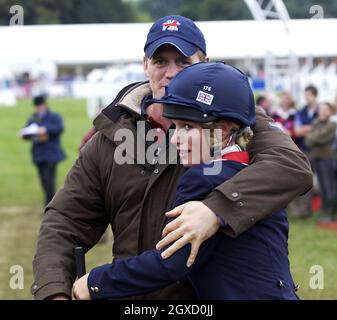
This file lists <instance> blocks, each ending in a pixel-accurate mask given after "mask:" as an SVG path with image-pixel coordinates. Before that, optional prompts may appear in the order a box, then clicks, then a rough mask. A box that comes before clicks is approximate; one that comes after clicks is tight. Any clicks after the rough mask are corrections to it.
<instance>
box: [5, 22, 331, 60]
mask: <svg viewBox="0 0 337 320" xmlns="http://www.w3.org/2000/svg"><path fill="white" fill-rule="evenodd" d="M197 24H198V26H199V27H200V29H201V30H202V31H203V33H204V35H205V38H206V42H207V51H208V55H209V56H210V58H211V59H232V58H233V59H243V58H263V57H264V56H265V54H266V53H267V51H270V52H272V53H274V54H276V55H279V56H282V55H286V54H287V53H288V52H289V50H290V49H291V50H292V51H293V52H294V53H295V54H297V55H298V56H299V57H308V56H312V57H328V56H337V42H336V41H334V40H333V39H334V36H333V35H336V34H337V19H309V20H291V21H290V22H289V36H288V37H287V33H286V31H285V28H284V25H283V24H282V22H281V21H278V20H267V21H255V20H247V21H212V22H197ZM150 26H151V24H150V23H114V24H81V25H42V26H41V25H40V26H8V27H0V39H1V41H2V43H1V44H2V45H1V55H0V64H14V63H34V62H36V61H37V60H39V59H42V60H51V61H55V62H56V63H58V64H89V63H113V62H131V61H132V62H138V61H141V59H142V57H143V46H144V43H145V39H146V35H147V32H148V30H149V28H150Z"/></svg>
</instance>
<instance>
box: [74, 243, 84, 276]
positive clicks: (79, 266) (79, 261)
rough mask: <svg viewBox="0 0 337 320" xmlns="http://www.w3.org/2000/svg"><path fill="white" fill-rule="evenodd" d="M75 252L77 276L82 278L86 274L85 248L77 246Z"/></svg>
mask: <svg viewBox="0 0 337 320" xmlns="http://www.w3.org/2000/svg"><path fill="white" fill-rule="evenodd" d="M74 253H75V262H76V275H77V278H81V277H83V276H84V275H85V274H86V271H85V256H84V248H83V247H76V248H75V249H74Z"/></svg>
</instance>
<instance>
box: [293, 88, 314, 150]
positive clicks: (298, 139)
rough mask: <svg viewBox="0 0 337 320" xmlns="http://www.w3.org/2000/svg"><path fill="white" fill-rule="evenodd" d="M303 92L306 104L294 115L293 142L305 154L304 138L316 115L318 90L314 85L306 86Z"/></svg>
mask: <svg viewBox="0 0 337 320" xmlns="http://www.w3.org/2000/svg"><path fill="white" fill-rule="evenodd" d="M304 94H305V100H306V102H307V104H306V105H305V106H304V107H303V108H302V109H301V110H300V111H298V112H297V113H296V115H295V143H296V144H297V146H298V147H299V148H300V150H301V151H303V152H304V153H306V154H307V153H308V152H309V148H308V147H307V146H306V145H305V143H304V138H305V136H306V135H307V134H308V133H309V132H310V131H311V124H312V122H313V120H314V119H316V118H317V116H318V102H317V96H318V90H317V88H316V87H314V86H307V87H306V88H305V90H304Z"/></svg>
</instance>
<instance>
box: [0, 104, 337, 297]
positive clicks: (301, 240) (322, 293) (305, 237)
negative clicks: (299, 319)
mask: <svg viewBox="0 0 337 320" xmlns="http://www.w3.org/2000/svg"><path fill="white" fill-rule="evenodd" d="M50 105H51V106H52V108H53V109H54V110H56V111H58V112H60V113H61V114H62V115H63V117H64V121H65V126H66V130H65V133H64V135H63V137H62V144H63V146H64V149H65V150H66V153H67V160H66V161H64V162H62V163H61V164H60V166H59V167H58V185H61V184H62V182H63V179H64V177H65V175H66V173H67V171H68V170H69V168H70V167H71V165H72V163H73V161H74V160H75V159H76V156H77V153H78V145H79V142H80V140H81V138H82V137H83V135H84V134H85V133H86V131H87V130H88V129H89V128H90V126H91V120H90V119H88V118H87V116H86V110H85V101H83V100H69V99H55V100H51V101H50ZM31 112H32V106H31V105H30V101H20V102H19V103H18V106H17V107H15V108H0V164H1V167H0V177H1V185H0V299H31V295H30V285H31V283H32V265H31V261H32V258H33V255H34V251H35V245H36V238H37V234H38V230H39V226H40V222H41V215H42V206H41V204H42V202H43V197H42V192H41V188H40V185H39V183H38V180H37V173H36V171H35V167H34V166H33V165H32V163H31V160H30V152H29V148H30V145H29V143H27V142H24V141H21V140H20V139H18V138H17V136H16V134H17V132H18V130H19V129H20V128H21V127H22V126H24V124H25V121H26V119H27V118H28V116H29V114H30V113H31ZM109 240H110V241H109V242H108V243H106V244H103V245H102V244H100V245H97V246H96V247H95V248H94V249H93V250H92V251H91V252H89V253H88V255H87V268H88V270H90V268H91V267H93V266H95V265H97V264H100V263H106V262H108V261H110V260H111V242H112V235H111V234H110V235H109ZM289 252H290V261H291V268H292V273H293V277H294V280H295V282H296V283H297V284H299V286H300V289H299V291H298V294H299V296H300V297H301V298H302V299H337V269H336V266H337V232H336V231H331V230H321V229H318V228H317V227H316V226H315V224H314V220H309V221H295V220H291V221H290V239H289ZM13 265H20V266H22V267H23V270H24V289H22V290H21V289H16V290H13V289H10V286H9V282H10V279H11V277H12V276H13V275H12V274H11V273H10V268H11V266H13ZM315 265H319V266H321V267H322V268H323V271H324V282H323V283H324V289H312V288H310V286H309V284H310V279H311V277H313V276H315V274H313V273H310V271H314V270H311V268H312V266H315Z"/></svg>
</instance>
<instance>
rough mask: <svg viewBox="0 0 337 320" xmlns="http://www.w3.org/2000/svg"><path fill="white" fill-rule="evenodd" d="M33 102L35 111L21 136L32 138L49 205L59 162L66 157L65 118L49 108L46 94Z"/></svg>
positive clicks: (34, 160) (35, 159)
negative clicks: (61, 139) (64, 147)
mask: <svg viewBox="0 0 337 320" xmlns="http://www.w3.org/2000/svg"><path fill="white" fill-rule="evenodd" d="M33 104H34V106H35V113H34V114H33V115H32V116H31V117H30V119H29V120H28V122H27V126H26V128H25V129H26V130H25V129H23V130H22V131H21V136H22V138H23V139H31V140H32V143H33V145H32V158H33V162H34V164H35V165H36V167H37V169H38V172H39V177H40V181H41V185H42V188H43V191H44V202H45V205H47V204H48V203H49V202H50V200H51V199H52V198H53V196H54V193H55V178H56V166H57V163H58V162H60V161H62V160H64V158H65V155H64V152H63V150H62V148H61V143H60V136H61V134H62V132H63V129H64V128H63V120H62V117H61V116H60V115H59V114H58V113H56V112H52V111H51V110H50V109H49V108H48V106H47V104H46V98H45V96H43V95H40V96H37V97H35V98H34V99H33ZM34 128H35V129H34ZM27 129H28V130H27Z"/></svg>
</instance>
